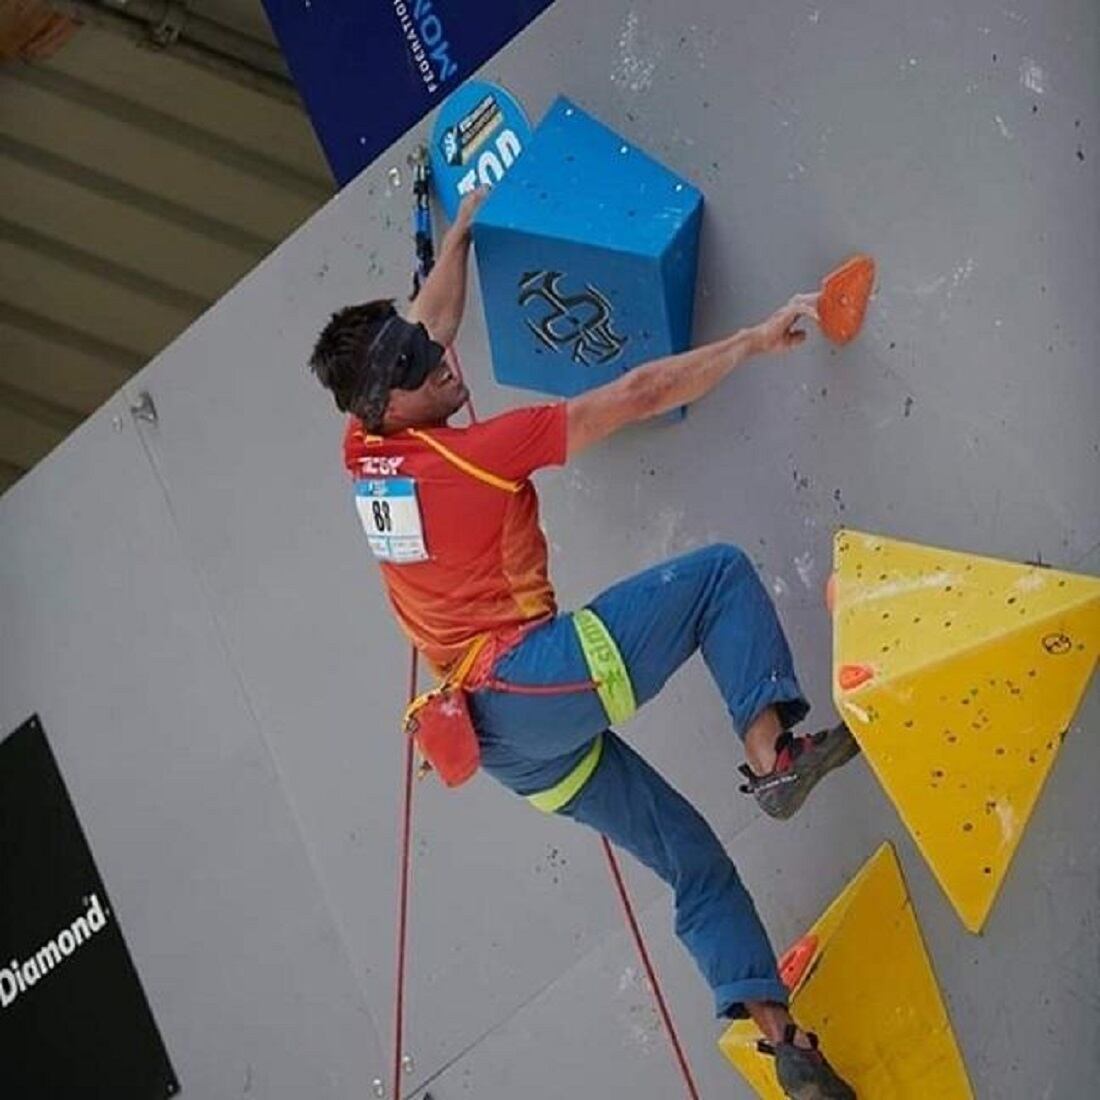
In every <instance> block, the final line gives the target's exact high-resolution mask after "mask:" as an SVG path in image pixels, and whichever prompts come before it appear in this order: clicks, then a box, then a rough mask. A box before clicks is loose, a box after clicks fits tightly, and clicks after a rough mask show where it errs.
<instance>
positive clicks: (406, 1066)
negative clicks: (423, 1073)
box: [401, 1054, 414, 1073]
mask: <svg viewBox="0 0 1100 1100" xmlns="http://www.w3.org/2000/svg"><path fill="white" fill-rule="evenodd" d="M413 1065H414V1063H413V1056H412V1055H411V1054H406V1055H404V1056H403V1057H402V1058H401V1068H402V1069H403V1070H404V1071H405V1072H406V1073H412V1071H413Z"/></svg>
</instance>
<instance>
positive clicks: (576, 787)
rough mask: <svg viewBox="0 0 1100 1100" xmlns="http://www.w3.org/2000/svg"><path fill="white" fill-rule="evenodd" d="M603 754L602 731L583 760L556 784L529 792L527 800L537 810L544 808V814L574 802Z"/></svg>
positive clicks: (555, 811) (551, 812)
mask: <svg viewBox="0 0 1100 1100" xmlns="http://www.w3.org/2000/svg"><path fill="white" fill-rule="evenodd" d="M602 755H603V734H602V733H601V734H600V735H599V736H598V737H597V738H596V740H595V741H593V742H592V747H591V748H590V749H589V750H588V752H586V753H585V754H584V756H583V757H582V759H581V762H580V763H579V764H578V765H577V766H576V767H575V768H574V769H573V770H572V771H571V772H570V773H569V774H568V775H567V776H566V777H565V778H564V779H563V780H561V782H560V783H555V784H554V786H552V787H548V788H547V789H546V790H545V791H539V792H538V793H537V794H529V795H528V796H527V801H528V802H530V803H531V805H532V806H534V807H535V809H536V810H542V812H543V813H544V814H553V813H557V811H558V810H560V809H561V808H562V807H563V806H565V805H567V804H568V803H569V802H572V801H573V799H574V798H575V797H576V796H577V795H578V794H579V793H580V790H581V788H582V787H583V786H584V785H585V783H587V782H588V780H589V779H591V778H592V773H593V772H594V771H595V770H596V765H597V764H599V762H600V757H601V756H602Z"/></svg>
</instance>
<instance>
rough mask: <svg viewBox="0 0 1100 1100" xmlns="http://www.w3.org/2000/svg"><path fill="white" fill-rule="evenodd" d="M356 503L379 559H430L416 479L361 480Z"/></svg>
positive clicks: (406, 560)
mask: <svg viewBox="0 0 1100 1100" xmlns="http://www.w3.org/2000/svg"><path fill="white" fill-rule="evenodd" d="M355 506H356V508H357V509H358V511H359V519H360V520H361V521H362V523H363V530H364V531H366V533H367V541H368V542H369V543H370V548H371V550H372V551H373V552H374V556H375V557H376V558H377V559H378V560H379V561H388V562H393V563H395V564H402V563H407V562H415V561H427V560H428V548H427V546H426V544H425V542H424V526H423V524H422V522H421V519H420V502H419V501H418V500H417V496H416V481H415V480H414V479H413V478H411V477H387V478H377V479H372V480H367V481H357V482H356V483H355Z"/></svg>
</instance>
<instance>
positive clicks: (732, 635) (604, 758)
mask: <svg viewBox="0 0 1100 1100" xmlns="http://www.w3.org/2000/svg"><path fill="white" fill-rule="evenodd" d="M483 198H484V195H483V193H481V192H477V193H475V194H473V195H471V196H468V197H467V199H466V200H465V201H464V203H463V205H462V207H461V209H460V211H459V213H458V216H457V218H456V220H455V224H454V225H453V226H452V227H451V229H450V231H449V232H448V234H447V235H446V237H445V238H444V240H443V242H442V244H441V247H440V253H439V258H438V261H437V263H436V266H435V269H434V270H433V272H432V274H431V275H430V276H429V278H428V279H427V281H426V282H425V284H424V287H423V289H422V291H421V293H420V295H419V297H418V298H417V299H416V301H415V302H414V303H413V304H412V306H411V308H410V309H409V311H408V317H407V318H402V317H401V316H400V315H399V314H398V313H397V312H396V310H395V309H394V307H393V303H392V302H390V301H374V302H368V303H366V304H363V305H354V306H348V307H346V308H345V309H342V310H340V311H339V312H338V313H336V314H334V315H333V317H332V318H331V320H330V321H329V323H328V324H327V325H326V326H325V328H324V329H323V331H322V332H321V335H320V337H319V338H318V340H317V344H316V347H315V348H314V352H313V356H312V358H311V360H310V366H311V368H312V370H313V372H314V373H315V375H316V376H317V378H318V379H319V380H320V381H321V383H322V384H323V385H324V386H325V387H326V388H327V389H328V390H329V391H330V392H331V393H332V395H333V397H334V399H335V402H336V405H337V407H338V408H339V409H340V411H341V412H343V413H347V414H349V419H348V423H347V428H346V433H345V439H344V457H345V463H346V465H347V468H348V470H349V472H350V473H351V475H352V477H353V478H354V479H355V481H356V484H357V492H358V493H360V501H359V505H360V511H361V514H362V515H363V517H364V524H365V526H366V528H367V533H368V536H369V541H370V545H371V548H372V550H373V551H374V553H375V555H376V557H378V558H379V561H380V568H381V572H382V579H383V582H384V583H385V585H386V589H387V592H388V595H389V598H390V602H391V604H392V606H393V609H394V612H395V614H396V616H397V619H398V622H399V623H400V625H401V627H402V628H403V630H404V631H405V633H406V634H407V635H408V636H409V638H410V639H411V640H412V642H413V644H414V645H415V646H416V647H417V649H418V650H419V651H420V652H421V653H422V654H423V656H424V657H425V658H426V660H427V661H428V662H429V663H430V664H431V665H432V667H433V669H434V670H435V671H436V673H437V674H438V675H439V676H440V677H441V679H442V680H443V681H444V682H445V683H446V684H447V685H448V686H449V687H450V688H451V689H452V693H451V696H450V698H451V699H452V700H454V699H457V698H460V699H461V701H462V703H463V707H460V708H457V709H456V708H455V707H451V708H450V709H449V710H448V711H447V715H448V721H450V722H451V723H452V724H451V725H449V726H447V734H448V743H458V742H460V741H461V737H460V736H456V735H455V729H456V728H457V727H455V726H454V725H453V718H454V715H455V714H458V713H461V714H463V715H464V714H465V710H464V707H465V706H468V710H469V715H470V719H471V723H470V725H469V734H468V736H469V741H470V750H471V751H470V753H468V754H467V756H468V758H469V759H470V760H474V761H476V760H477V759H478V758H480V765H481V767H483V768H484V769H485V770H486V771H487V772H488V773H489V774H490V775H492V776H493V777H494V778H495V779H497V780H498V781H500V782H501V783H503V784H504V785H505V786H506V787H508V788H509V789H511V790H512V791H514V792H515V793H516V794H519V795H521V796H522V797H524V798H526V799H528V801H530V802H531V803H532V804H533V805H534V806H535V807H536V808H538V809H540V810H543V811H545V812H550V813H558V814H562V815H564V816H566V817H571V818H573V819H574V820H576V821H579V822H582V823H583V824H586V825H589V826H591V827H592V828H594V829H597V830H598V831H599V832H601V833H603V834H604V835H605V836H607V837H608V838H609V839H610V840H612V841H613V842H614V843H616V844H618V845H619V846H620V847H622V848H625V849H627V850H628V851H630V852H632V853H633V854H634V855H635V856H636V857H637V858H638V859H640V860H641V861H642V862H643V863H644V864H646V866H648V867H650V868H651V869H652V870H653V871H655V872H656V873H657V874H658V875H660V876H661V878H663V879H664V880H665V881H666V882H667V883H669V885H670V886H672V888H673V890H674V891H675V906H676V932H677V935H678V936H679V937H680V939H681V941H682V942H683V943H684V945H685V947H686V948H687V949H688V951H689V952H690V953H691V955H692V956H693V958H694V959H695V961H696V964H697V965H698V967H699V969H700V970H701V971H702V974H703V976H704V978H705V979H706V981H707V982H708V983H709V985H710V987H711V989H712V990H713V993H714V996H715V1001H716V1009H717V1013H718V1015H719V1017H728V1018H737V1017H741V1016H745V1015H749V1016H751V1017H752V1018H753V1019H754V1020H755V1021H756V1022H757V1024H758V1025H759V1026H760V1028H761V1030H762V1031H763V1033H764V1035H765V1036H766V1039H767V1043H766V1046H767V1049H768V1050H769V1051H770V1052H772V1053H774V1055H775V1058H776V1072H777V1076H778V1079H779V1082H780V1084H781V1085H782V1087H783V1089H784V1091H785V1092H786V1094H787V1095H788V1096H789V1097H792V1098H795V1100H833V1098H837V1100H848V1098H852V1097H854V1095H855V1094H854V1092H853V1091H852V1090H851V1088H849V1087H848V1086H847V1085H846V1084H845V1083H844V1082H843V1081H841V1080H840V1078H839V1077H838V1076H837V1075H836V1073H835V1072H834V1071H833V1070H832V1068H831V1067H830V1066H829V1064H828V1062H827V1061H826V1060H825V1058H824V1056H823V1055H822V1054H821V1052H820V1051H819V1050H818V1049H817V1040H816V1038H815V1037H814V1036H813V1035H811V1034H808V1033H805V1032H803V1031H801V1030H800V1029H799V1028H798V1027H797V1025H796V1024H795V1022H794V1021H793V1020H792V1019H791V1017H790V1014H789V1013H788V1011H787V1008H786V1004H787V991H786V989H785V987H784V986H783V984H782V982H781V981H780V980H779V976H778V973H777V970H776V960H775V956H774V953H773V952H772V949H771V946H770V944H769V942H768V938H767V935H766V933H765V931H764V929H763V926H762V925H761V923H760V919H759V917H758V916H757V913H756V909H755V907H754V905H753V902H752V899H751V898H750V897H749V895H748V892H747V891H746V890H745V887H744V885H743V884H742V883H741V880H740V879H739V877H738V875H737V872H736V870H735V868H734V866H733V864H732V862H731V861H730V859H729V856H728V855H727V854H726V851H725V849H724V848H723V847H722V845H721V844H720V842H719V841H718V838H717V837H716V836H715V835H714V833H713V831H712V830H711V829H710V827H709V826H708V825H707V824H706V822H705V821H704V820H703V818H702V817H701V816H700V814H699V813H698V812H697V811H696V810H695V808H694V807H693V806H692V805H691V804H690V803H689V802H688V801H687V800H686V799H684V798H683V797H682V796H681V795H680V794H678V793H677V792H676V791H674V790H673V789H672V788H671V787H670V786H669V784H668V783H666V782H665V780H664V779H663V778H662V777H661V776H660V775H659V774H658V773H657V772H656V771H655V770H654V769H653V768H651V767H650V766H649V765H648V764H647V763H646V762H645V761H644V760H643V759H642V758H641V757H640V756H638V754H637V753H635V752H634V751H633V750H632V749H631V748H630V747H629V746H628V745H627V744H626V743H625V742H623V741H622V740H621V739H620V738H619V737H618V736H617V735H616V734H615V733H614V732H612V731H611V730H610V729H608V726H609V725H610V724H611V723H620V722H623V721H625V720H626V719H627V718H629V717H630V715H631V714H632V713H633V711H634V710H635V709H636V708H637V707H639V706H642V705H644V704H645V703H646V702H648V701H649V700H650V699H652V698H653V697H654V696H655V695H656V694H657V693H658V692H659V691H660V690H661V688H662V687H663V686H664V684H665V682H666V681H667V680H668V678H669V677H670V676H671V675H672V673H673V672H675V671H676V669H677V668H679V667H680V665H682V664H683V663H684V662H685V661H686V660H687V659H688V658H689V657H690V656H691V655H692V654H693V653H695V652H696V650H701V651H702V655H703V659H704V661H705V662H706V665H707V668H708V669H709V670H710V674H711V676H712V677H713V679H714V682H715V685H716V686H717V688H718V690H719V691H720V692H721V695H722V698H723V699H724V700H725V703H726V706H727V709H728V711H729V715H730V719H731V722H732V725H733V730H734V732H735V734H736V735H737V736H738V737H739V738H740V740H741V741H742V743H743V745H744V753H745V757H746V760H747V763H746V764H744V765H742V769H741V770H742V771H743V772H744V773H745V776H746V782H745V784H744V786H743V787H742V788H741V789H742V790H743V791H745V792H747V793H749V794H751V795H753V796H754V797H755V798H756V800H757V802H758V803H759V805H760V807H761V808H762V809H763V810H764V812H765V813H767V814H769V815H770V816H772V817H776V818H786V817H790V816H791V815H792V814H793V813H795V812H796V811H797V810H798V808H799V807H800V806H801V805H802V803H803V801H804V800H805V798H806V796H807V795H808V794H809V792H810V791H811V790H812V789H813V787H814V786H815V785H816V784H817V782H818V781H819V780H820V779H821V778H822V777H823V776H825V775H826V774H827V773H828V772H829V771H831V770H833V769H834V768H837V767H840V766H841V765H842V764H844V763H846V762H847V761H848V760H850V759H851V758H852V757H853V756H855V755H856V753H857V752H858V748H857V746H856V744H855V741H854V739H853V738H852V736H851V734H850V733H849V732H848V730H847V729H846V728H845V727H844V726H843V725H838V726H836V727H834V728H832V729H826V730H822V731H821V732H819V733H817V734H814V735H812V736H808V737H798V736H795V735H794V734H793V733H792V732H791V731H792V729H793V727H794V726H795V725H797V724H798V723H799V722H800V721H801V720H802V719H803V718H804V717H805V715H806V713H807V711H808V710H809V706H808V704H807V703H806V701H805V699H804V698H803V696H802V692H801V689H800V687H799V684H798V680H797V677H796V675H795V670H794V665H793V662H792V659H791V654H790V650H789V648H788V646H787V642H786V639H785V637H784V635H783V630H782V627H781V626H780V624H779V620H778V618H777V616H776V612H775V608H774V607H773V605H772V602H771V599H770V597H769V596H768V594H767V592H766V591H765V589H764V587H763V586H762V585H761V583H760V581H759V579H758V578H757V576H756V574H755V572H754V570H753V568H752V565H751V564H750V562H749V560H748V558H747V557H746V555H745V554H744V553H743V552H742V551H741V550H739V549H737V548H736V547H734V546H727V545H719V546H711V547H707V548H705V549H702V550H697V551H693V552H692V553H689V554H686V555H684V556H682V557H679V558H674V559H672V560H671V561H666V562H663V563H660V564H658V565H656V566H654V567H653V568H651V569H649V570H647V571H646V572H644V573H641V574H639V575H638V576H635V577H631V578H629V579H627V580H624V581H621V582H620V583H619V584H617V585H614V586H613V587H612V588H610V589H608V590H607V591H606V592H603V593H601V594H600V595H598V596H597V597H595V599H593V600H592V601H591V602H590V603H589V604H588V605H587V606H586V607H585V608H582V609H581V610H580V611H578V612H576V613H574V614H561V613H559V612H558V610H557V606H556V603H555V598H554V591H553V588H552V586H551V584H550V581H549V578H548V569H547V556H548V555H547V546H546V540H545V539H544V537H543V535H542V531H541V529H540V527H539V520H538V499H537V496H536V493H535V489H534V486H533V485H532V484H531V482H530V480H529V478H530V475H531V474H532V473H534V471H535V470H538V469H540V468H542V467H546V466H561V465H564V464H565V463H566V462H568V461H569V460H571V459H572V458H574V457H576V456H577V455H578V454H580V453H581V452H582V451H584V450H585V449H586V448H588V447H592V446H594V445H595V444H597V443H599V442H600V441H601V440H602V439H604V438H606V437H607V436H609V435H611V434H612V433H614V432H616V431H618V430H619V429H620V428H622V427H624V426H625V425H627V424H631V423H634V422H636V421H641V420H645V419H648V418H650V417H654V416H659V415H660V414H662V413H664V412H667V411H669V410H672V409H676V408H678V407H680V406H682V405H686V404H690V403H691V402H693V401H696V400H697V399H699V398H700V397H702V396H703V395H704V394H706V393H707V392H708V391H710V390H711V389H713V388H714V387H715V386H716V385H717V384H718V383H719V382H721V381H722V380H723V379H724V378H725V377H726V376H727V375H728V374H730V373H731V372H732V371H733V370H734V369H735V368H736V367H737V366H739V365H740V364H741V363H743V362H745V361H746V360H747V359H749V358H750V357H752V356H755V355H764V354H772V353H780V352H785V351H789V350H791V349H792V348H795V347H798V346H799V345H800V344H802V343H803V342H804V341H805V339H806V332H805V331H804V329H802V328H800V327H799V323H800V322H801V321H802V319H803V318H806V317H808V318H810V319H811V320H814V321H817V320H818V315H817V300H818V299H817V295H814V294H801V295H796V296H795V297H793V298H792V299H791V300H790V301H789V302H788V303H787V304H786V305H784V306H782V307H781V308H780V309H778V310H777V311H776V312H775V313H774V314H772V316H771V317H769V318H767V319H766V320H765V321H762V322H761V323H760V324H757V325H754V326H751V327H749V328H746V329H742V330H740V331H738V332H735V333H734V334H732V335H731V336H728V337H726V338H725V339H723V340H719V341H716V342H715V343H712V344H707V345H705V346H702V347H699V348H695V349H693V350H691V351H688V352H684V353H683V354H680V355H674V356H670V357H668V358H664V359H659V360H655V361H654V362H651V363H647V364H645V365H643V366H640V367H637V368H636V369H634V370H632V371H630V372H629V373H627V374H625V375H624V376H623V377H622V378H620V379H618V380H616V381H615V382H612V383H610V384H608V385H606V386H603V387H600V388H598V389H595V390H592V391H590V392H589V393H586V394H584V395H582V396H580V397H576V398H572V399H570V400H568V401H563V402H559V403H554V404H545V405H534V406H529V407H527V408H521V409H515V410H513V411H511V412H507V413H503V414H502V415H500V416H496V417H493V418H492V419H490V420H486V421H484V422H481V423H475V424H472V425H471V426H469V427H462V428H456V427H451V426H449V424H448V421H449V419H450V417H451V416H453V415H454V414H455V413H456V412H457V411H458V410H459V409H460V408H461V407H462V406H463V405H464V404H465V402H466V400H467V398H468V396H469V393H468V390H467V388H466V385H465V383H464V382H463V380H462V378H461V376H460V374H459V372H458V371H457V369H456V367H455V364H454V359H453V357H451V356H449V355H448V354H447V352H446V349H447V348H448V347H449V346H450V345H451V344H452V343H453V341H454V339H455V336H456V334H457V331H458V327H459V324H460V322H461V319H462V314H463V310H464V307H465V299H466V267H467V257H468V253H469V246H470V222H471V219H472V218H473V216H474V213H475V212H476V210H477V207H478V205H479V204H480V202H481V201H482V200H483ZM456 692H457V693H458V694H457V695H456V694H455V693H456ZM448 751H449V750H448ZM438 763H439V768H440V772H441V775H442V776H443V778H444V779H445V780H447V779H448V774H447V768H448V767H450V766H451V765H452V763H453V761H449V760H446V759H444V758H442V757H441V758H440V760H439V762H438ZM465 774H466V772H465V771H464V772H462V773H461V774H456V776H455V777H454V781H456V782H457V781H460V780H461V778H462V777H463V776H464V775H465Z"/></svg>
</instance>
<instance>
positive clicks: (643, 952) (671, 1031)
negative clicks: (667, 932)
mask: <svg viewBox="0 0 1100 1100" xmlns="http://www.w3.org/2000/svg"><path fill="white" fill-rule="evenodd" d="M600 840H602V841H603V850H604V855H606V856H607V864H608V866H609V867H610V868H611V877H612V878H613V879H614V880H615V887H616V889H617V890H618V891H619V900H620V901H621V902H622V903H623V911H624V913H625V914H626V923H627V925H628V926H629V927H630V933H631V935H632V936H633V937H634V946H635V947H637V949H638V954H639V955H640V956H641V960H642V965H643V966H644V967H645V972H646V977H647V978H649V986H650V988H651V989H652V990H653V999H654V1000H655V1001H656V1002H657V1008H658V1009H659V1010H660V1013H661V1019H662V1020H663V1021H664V1024H665V1031H667V1032H668V1037H669V1040H670V1041H671V1043H672V1049H673V1051H674V1053H675V1055H676V1061H677V1062H678V1063H679V1066H680V1073H681V1074H682V1075H683V1078H684V1085H685V1086H686V1088H687V1093H688V1096H690V1097H691V1100H699V1090H698V1089H697V1088H696V1087H695V1079H694V1078H693V1077H692V1076H691V1067H690V1066H689V1065H688V1061H687V1058H686V1056H685V1055H684V1048H683V1047H682V1046H681V1045H680V1036H679V1035H677V1034H676V1027H675V1025H674V1024H673V1022H672V1013H671V1012H669V1010H668V1003H667V1002H666V1001H665V995H664V993H663V992H662V990H661V983H660V982H659V981H658V980H657V971H656V969H655V968H654V966H653V961H652V960H651V959H650V957H649V951H648V950H647V949H646V945H645V939H644V938H643V937H642V929H641V927H640V926H639V924H638V919H637V917H635V915H634V906H633V905H631V903H630V895H629V894H628V893H627V892H626V883H625V882H624V881H623V873H622V871H621V870H620V868H619V861H618V860H617V859H616V858H615V852H614V851H613V850H612V847H611V842H610V841H609V840H608V839H607V837H605V836H601V837H600Z"/></svg>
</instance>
